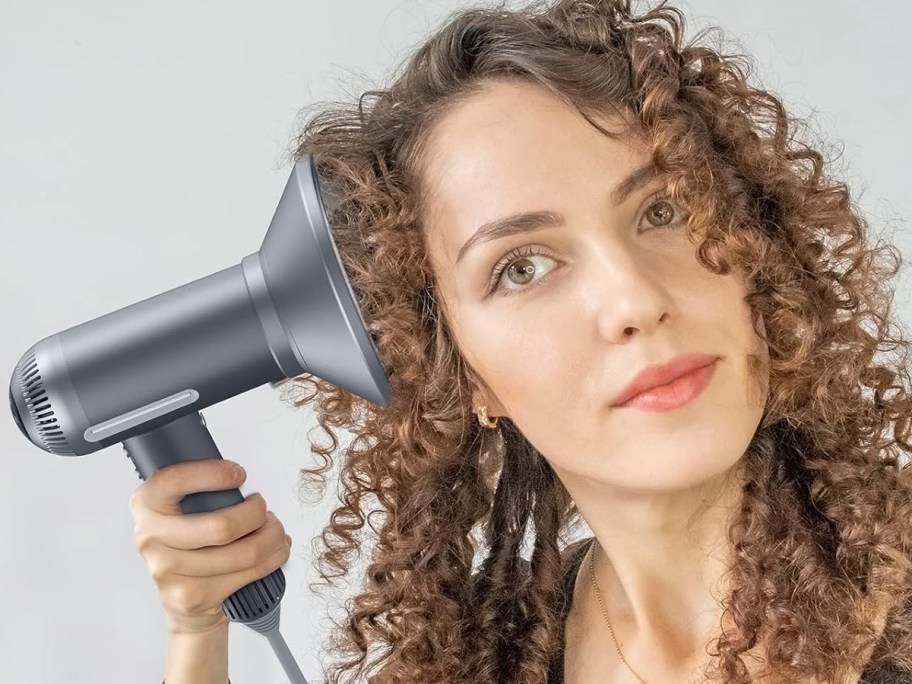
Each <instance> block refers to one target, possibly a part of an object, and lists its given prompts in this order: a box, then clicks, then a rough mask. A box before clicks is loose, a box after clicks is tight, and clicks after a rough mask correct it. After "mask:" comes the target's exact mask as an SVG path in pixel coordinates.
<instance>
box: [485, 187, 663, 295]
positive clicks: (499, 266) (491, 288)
mask: <svg viewBox="0 0 912 684" xmlns="http://www.w3.org/2000/svg"><path fill="white" fill-rule="evenodd" d="M665 199H671V196H670V195H669V194H668V193H667V192H666V191H665V190H659V191H658V192H655V193H653V194H652V195H650V196H649V197H647V198H646V200H645V201H644V202H643V211H642V212H640V214H639V216H637V225H639V223H640V221H642V220H643V216H644V215H645V214H646V209H649V207H651V206H652V205H653V204H655V203H656V202H658V201H659V200H665ZM672 204H673V205H674V202H672ZM675 206H676V205H675ZM676 218H677V216H676ZM676 223H677V220H675V221H673V222H672V223H669V224H668V225H665V226H653V228H654V229H655V230H662V229H666V230H667V229H668V228H671V227H672V226H674V225H675V224H676ZM527 256H548V255H547V254H544V253H542V252H538V251H535V249H534V248H533V247H519V248H517V249H514V250H511V251H510V252H508V253H507V254H505V255H504V256H503V257H501V258H500V259H499V260H498V262H497V263H496V264H495V265H494V268H493V273H492V276H491V280H490V282H489V283H488V287H487V292H486V294H487V295H490V294H492V293H494V292H495V291H498V290H499V291H500V293H501V294H502V295H503V296H509V295H513V294H516V293H518V292H523V291H525V290H528V289H529V288H528V287H519V288H516V289H512V290H511V289H508V288H496V287H495V286H496V285H497V284H498V283H499V282H500V277H501V276H502V275H503V273H504V271H506V270H507V266H509V265H510V263H511V262H512V261H513V260H514V259H518V258H519V257H527Z"/></svg>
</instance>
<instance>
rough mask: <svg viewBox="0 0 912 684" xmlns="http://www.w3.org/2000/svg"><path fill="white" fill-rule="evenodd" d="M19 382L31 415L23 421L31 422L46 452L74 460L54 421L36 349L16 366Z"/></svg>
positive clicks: (29, 351)
mask: <svg viewBox="0 0 912 684" xmlns="http://www.w3.org/2000/svg"><path fill="white" fill-rule="evenodd" d="M16 378H17V379H18V380H19V389H20V390H21V391H22V395H21V396H22V397H23V398H24V399H25V405H26V406H27V407H28V415H25V416H22V418H24V419H25V420H31V423H32V425H34V426H35V429H36V430H37V431H38V436H39V438H40V439H41V442H42V443H43V444H44V448H45V450H46V451H50V452H51V453H54V454H61V455H64V456H72V455H73V448H72V447H71V446H70V443H69V442H68V441H67V439H66V437H64V435H63V431H62V430H61V429H60V424H59V423H58V422H57V419H56V418H55V417H54V410H53V408H52V407H51V400H50V399H49V398H48V395H47V392H46V391H45V389H44V382H43V381H42V380H41V374H40V373H39V372H38V362H37V361H36V359H35V347H32V348H31V349H29V350H28V351H27V352H26V353H25V354H24V355H23V357H22V359H20V361H19V363H18V364H16Z"/></svg>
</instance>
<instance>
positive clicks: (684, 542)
mask: <svg viewBox="0 0 912 684" xmlns="http://www.w3.org/2000/svg"><path fill="white" fill-rule="evenodd" d="M599 121H600V123H602V124H604V125H606V127H608V128H609V129H610V128H612V126H611V123H612V119H611V118H609V117H605V118H602V119H600V120H599ZM428 152H429V154H428V155H427V157H426V158H425V162H424V164H425V166H424V168H423V169H422V178H423V180H424V182H425V183H426V184H427V188H428V190H429V194H428V203H429V204H428V209H429V211H428V215H427V216H426V217H425V219H426V223H425V225H426V231H427V232H426V237H427V244H428V250H429V258H430V260H431V263H432V266H433V269H434V272H435V274H436V276H437V278H438V283H437V287H438V289H439V291H440V295H441V296H442V298H443V300H444V305H445V308H446V312H447V317H448V321H449V323H450V325H451V328H452V331H453V334H454V336H455V339H456V341H457V344H458V345H459V348H460V350H461V352H462V354H463V355H464V357H465V359H466V360H467V361H468V363H469V364H470V366H471V368H472V369H473V371H474V372H475V373H477V375H478V376H479V377H480V378H481V379H482V380H483V384H484V385H485V386H484V387H480V388H478V390H477V391H476V392H475V393H474V395H473V407H478V406H480V405H486V406H487V407H488V416H489V417H491V418H493V417H496V416H507V417H509V419H510V420H512V421H513V422H514V423H515V424H516V425H517V427H518V428H519V429H520V430H521V431H522V432H523V434H524V435H525V436H526V437H527V438H528V439H529V441H530V442H531V443H532V444H533V445H534V446H535V447H536V448H537V449H538V450H539V451H540V452H541V453H542V454H543V456H544V457H545V458H546V459H547V460H548V462H549V463H550V464H551V466H552V467H553V469H554V471H555V473H556V474H557V476H558V477H559V478H560V480H561V481H562V482H563V484H564V485H565V486H566V488H567V490H568V491H569V492H570V494H571V496H572V497H573V499H574V501H575V502H576V503H577V505H578V507H579V510H580V512H581V514H582V516H583V518H584V519H585V521H586V522H587V524H588V525H589V527H590V528H591V530H592V531H593V533H594V535H595V537H596V539H597V540H598V544H599V546H598V551H597V553H596V556H595V574H596V579H597V581H598V584H599V588H600V590H601V595H602V598H603V601H604V602H605V607H606V609H607V612H608V616H609V619H610V620H611V625H612V627H613V629H614V633H615V636H616V638H617V640H618V642H619V643H620V644H621V649H622V652H623V654H624V657H625V658H626V660H627V662H628V663H629V664H630V665H631V667H633V669H634V670H635V671H636V672H637V673H638V674H639V675H640V676H641V677H643V678H644V679H645V680H646V681H647V682H672V681H673V682H686V681H697V680H698V677H696V676H695V675H696V674H697V673H698V669H695V668H699V667H700V666H701V665H702V664H704V663H706V662H708V659H709V657H708V656H707V655H705V648H706V646H707V644H708V643H709V642H710V640H711V639H712V638H713V637H714V636H716V635H717V630H718V625H719V624H720V620H721V607H720V606H719V603H718V600H719V599H720V598H721V597H722V596H723V595H724V589H725V584H724V572H725V570H726V569H727V564H728V563H729V561H730V555H729V550H728V544H727V541H726V539H725V534H726V527H727V522H728V519H729V516H730V515H731V514H732V512H733V510H735V508H736V507H737V505H738V503H739V499H740V489H741V481H740V479H739V478H738V477H736V475H737V473H736V471H734V470H732V469H733V467H734V466H735V465H736V463H737V462H738V461H739V459H741V457H742V455H743V454H744V451H745V449H746V447H747V446H748V443H749V442H750V440H751V437H752V436H753V434H754V433H755V431H756V429H757V427H758V425H759V423H760V420H761V417H762V414H763V408H764V404H765V399H766V392H767V387H766V383H765V382H764V383H763V386H762V387H757V386H755V384H756V383H753V382H752V381H751V379H750V376H749V374H748V368H749V366H748V355H749V354H754V355H758V356H759V357H761V358H762V359H765V360H766V359H768V356H767V349H766V346H765V344H764V343H763V341H762V339H761V338H759V337H758V336H757V335H756V334H755V333H754V330H753V328H752V325H751V319H750V311H749V308H748V306H747V304H746V303H745V301H744V296H745V294H746V289H745V286H744V283H743V282H742V281H741V279H740V276H739V275H738V274H736V273H732V274H729V275H727V276H717V275H714V274H711V273H709V272H708V271H706V270H705V269H703V268H702V267H701V266H700V265H699V264H698V263H697V261H696V258H695V247H694V245H693V244H692V243H691V242H690V241H688V239H687V237H686V235H685V233H684V231H683V223H682V224H681V225H680V226H679V227H677V228H675V227H673V225H672V224H673V222H674V221H676V220H680V217H681V216H682V214H681V210H680V209H679V208H678V207H677V205H675V204H674V203H673V202H670V201H669V202H670V204H663V203H662V202H661V201H659V204H658V205H656V204H655V203H656V201H657V200H652V201H651V202H646V200H647V198H648V197H649V196H650V195H651V194H652V193H653V192H655V191H657V190H660V189H662V188H663V187H664V185H663V183H662V180H661V179H656V180H654V181H653V182H651V183H650V184H648V185H647V186H646V187H644V188H641V189H639V190H637V191H636V192H635V193H633V194H632V195H631V196H629V197H628V198H627V200H626V201H624V202H623V203H622V204H621V205H619V206H614V205H613V204H612V203H611V201H610V199H609V198H610V193H611V191H612V190H613V189H614V188H615V186H616V185H617V184H618V183H619V182H620V180H621V179H622V178H624V177H625V176H626V175H627V174H628V173H629V172H630V171H632V170H633V169H635V168H637V167H639V166H640V165H641V164H643V163H645V162H648V161H649V158H650V156H649V150H648V149H647V148H646V147H644V146H642V145H641V144H639V143H638V142H637V141H635V140H634V139H631V138H625V139H620V140H613V139H610V138H607V137H605V136H603V135H602V134H601V133H599V132H598V131H597V130H596V129H595V128H593V127H592V126H591V125H590V124H589V123H588V122H587V121H586V120H585V119H584V118H583V117H582V116H581V115H580V114H579V113H578V112H577V111H576V110H574V109H572V108H570V107H568V106H567V105H565V104H564V103H562V102H561V101H560V100H558V99H556V98H555V97H554V96H552V95H551V94H550V93H548V92H547V91H545V90H543V89H541V88H539V87H537V86H535V85H532V84H523V83H503V82H498V83H495V84H492V85H490V86H489V87H488V88H487V90H485V91H484V92H482V93H480V94H477V95H474V96H473V97H472V98H471V99H469V100H466V101H464V102H462V103H461V104H460V105H459V106H458V107H457V108H455V109H453V110H451V111H450V112H449V113H448V114H447V116H446V117H445V118H444V119H442V120H441V121H440V122H439V125H438V126H437V127H436V128H435V130H434V134H433V136H432V139H431V141H430V145H429V148H428ZM650 206H652V207H653V211H652V213H648V212H647V211H646V210H647V209H649V208H650ZM663 209H664V210H670V211H672V212H673V216H672V218H671V223H669V225H670V226H671V227H669V228H663V227H662V226H663V225H664V223H665V222H666V220H665V219H663V216H662V214H661V212H662V211H663ZM531 210H553V211H557V212H561V213H563V214H564V215H565V216H566V218H567V223H566V224H565V225H562V226H556V227H546V228H541V229H538V230H536V231H534V232H530V233H526V234H515V235H512V236H509V237H503V238H500V239H497V240H495V241H493V242H489V243H485V244H482V245H480V246H476V247H474V248H473V249H471V250H470V251H469V252H467V253H466V254H465V255H464V256H463V258H462V259H461V261H460V262H459V263H457V261H456V259H457V254H458V251H459V249H460V247H461V246H462V245H463V243H465V242H466V240H468V238H469V237H470V236H471V235H472V234H473V233H474V232H475V230H476V229H477V228H478V226H480V225H481V224H482V223H484V222H486V221H490V220H492V219H495V218H498V217H502V216H506V215H508V214H512V213H516V212H520V211H531ZM657 215H658V216H657ZM525 246H528V247H532V248H533V249H534V250H535V251H536V252H540V253H541V254H540V255H535V256H530V257H525V256H516V257H514V258H513V259H512V262H511V263H512V264H514V266H515V267H522V266H526V267H529V268H531V269H533V270H532V271H531V273H532V275H531V279H530V277H529V276H525V277H524V276H523V275H522V272H521V271H520V272H514V273H512V274H511V273H510V271H507V272H504V273H503V274H501V275H500V277H499V279H498V283H499V285H500V287H502V288H504V289H506V290H512V291H511V292H507V293H506V294H505V293H504V292H503V291H499V292H494V293H492V294H490V295H488V294H486V286H487V284H488V282H489V278H490V277H491V273H492V269H493V268H494V266H495V264H496V262H497V261H498V260H499V259H500V258H501V257H502V256H504V255H505V254H507V253H508V252H509V251H511V250H512V249H513V248H517V247H525ZM693 351H699V352H704V353H709V354H714V355H718V356H720V357H722V358H721V359H720V360H719V361H718V362H717V364H716V371H715V374H714V376H713V378H712V380H711V382H710V384H709V386H708V387H707V388H706V389H705V390H704V391H703V393H702V394H701V395H700V396H699V397H697V398H696V399H695V400H693V401H691V402H690V403H689V404H686V405H685V406H683V407H680V408H678V409H676V410H673V411H669V412H665V413H654V412H648V411H642V410H639V409H635V408H612V407H610V404H611V402H612V400H613V399H614V398H615V397H616V395H617V394H618V393H619V391H620V390H621V388H622V387H624V386H625V385H626V384H627V383H628V382H629V381H630V380H631V379H632V378H633V376H634V375H635V374H636V373H637V372H638V371H639V370H641V369H642V368H644V367H646V366H648V365H651V364H654V363H658V362H663V361H666V360H667V359H669V358H670V357H671V356H674V355H676V354H678V353H680V352H693ZM729 476H730V477H729ZM691 518H692V523H691V524H690V525H688V520H689V519H691ZM588 560H589V557H588V555H587V556H586V558H585V559H584V562H583V564H582V566H581V571H580V573H579V574H578V575H577V579H576V585H575V589H574V595H573V603H572V608H571V612H570V616H569V619H568V622H567V627H566V633H565V639H566V653H565V667H566V673H565V677H566V682H568V683H572V684H579V683H582V682H604V681H612V682H637V681H638V680H637V679H636V678H635V677H634V675H633V674H632V673H631V672H630V670H628V669H627V667H626V666H625V665H624V664H623V663H622V662H621V661H620V659H619V658H618V655H617V652H616V650H615V647H614V643H613V642H612V640H611V636H610V633H609V631H608V628H607V626H606V624H605V619H604V617H603V615H602V612H601V609H600V607H599V604H598V602H597V599H596V596H595V593H594V590H593V588H592V586H591V581H590V579H589V575H588ZM606 675H610V679H607V680H606Z"/></svg>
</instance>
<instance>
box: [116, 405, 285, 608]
mask: <svg viewBox="0 0 912 684" xmlns="http://www.w3.org/2000/svg"><path fill="white" fill-rule="evenodd" d="M123 446H124V451H125V452H126V454H127V456H128V457H129V458H130V460H131V461H133V465H134V466H135V467H136V473H137V474H138V475H139V477H140V479H141V480H147V479H149V477H150V476H151V475H152V473H154V472H155V471H156V470H158V469H159V468H163V467H165V466H167V465H172V464H174V463H180V462H182V461H191V460H203V459H207V458H222V455H221V453H219V450H218V447H217V446H216V445H215V442H214V441H213V440H212V435H211V434H209V430H208V429H207V428H206V421H205V419H204V418H203V414H202V413H200V412H199V411H196V412H193V413H188V414H187V415H185V416H182V417H180V418H178V419H176V420H174V421H172V422H170V423H167V424H165V425H162V426H160V427H157V428H155V429H154V430H150V431H149V432H145V433H143V434H141V435H135V436H133V437H128V438H127V439H125V440H124V441H123ZM243 500H244V495H243V494H241V490H239V489H237V488H234V489H223V490H219V491H215V492H194V493H193V494H188V495H187V496H185V497H184V498H183V499H181V502H180V507H181V510H182V511H183V512H184V513H204V512H209V511H217V510H219V509H222V508H225V507H226V506H233V505H234V504H238V503H241V502H242V501H243ZM284 594H285V573H283V572H282V568H276V569H275V570H273V571H272V572H271V573H270V574H268V575H267V576H266V577H263V578H261V579H258V580H256V581H254V582H251V583H250V584H248V585H246V586H244V587H241V588H240V589H238V590H237V591H236V592H234V593H233V594H232V595H231V596H229V597H228V598H227V599H225V601H224V602H223V603H222V611H223V612H224V613H225V615H226V616H227V617H228V619H229V620H234V621H235V622H243V623H250V622H255V621H257V620H259V619H260V618H263V617H264V616H267V615H271V618H270V619H271V620H275V621H276V622H278V619H279V611H278V610H275V611H274V612H273V609H274V608H275V607H276V605H277V604H278V603H279V602H280V601H281V600H282V596H284Z"/></svg>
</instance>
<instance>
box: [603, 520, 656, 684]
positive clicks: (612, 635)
mask: <svg viewBox="0 0 912 684" xmlns="http://www.w3.org/2000/svg"><path fill="white" fill-rule="evenodd" d="M596 544H598V539H596V538H595V537H593V538H592V544H591V545H590V546H589V577H591V578H592V586H593V587H595V597H596V598H597V599H598V602H599V607H600V608H601V609H602V615H603V616H604V617H605V624H606V625H608V631H609V632H610V633H611V640H612V641H613V642H614V648H615V649H616V650H617V654H618V656H620V658H621V662H623V663H624V665H626V666H627V669H628V670H630V671H631V672H633V676H634V677H636V678H637V679H639V680H640V682H642V684H647V682H646V681H645V680H644V679H643V678H642V677H640V675H638V674H637V673H636V671H634V669H633V668H632V667H630V663H628V662H627V659H626V658H624V654H623V653H621V647H620V646H618V642H617V639H616V638H615V636H614V630H613V629H612V628H611V620H609V619H608V612H607V611H606V610H605V604H604V603H602V593H601V592H600V591H599V586H598V582H596V581H595V546H596Z"/></svg>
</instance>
